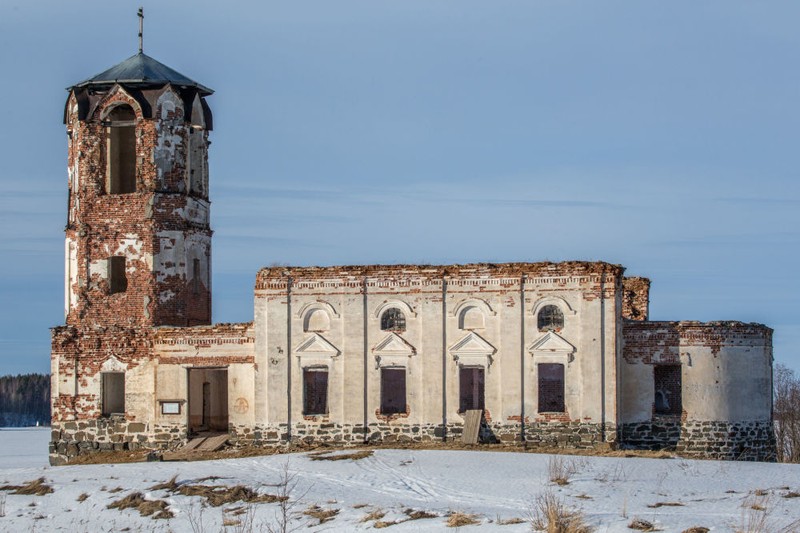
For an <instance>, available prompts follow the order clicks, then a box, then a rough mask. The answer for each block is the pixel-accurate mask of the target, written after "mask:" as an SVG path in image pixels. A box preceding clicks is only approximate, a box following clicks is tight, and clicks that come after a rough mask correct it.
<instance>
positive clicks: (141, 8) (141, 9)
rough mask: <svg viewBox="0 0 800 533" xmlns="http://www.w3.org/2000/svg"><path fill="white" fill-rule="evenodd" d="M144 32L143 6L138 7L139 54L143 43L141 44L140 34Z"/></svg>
mask: <svg viewBox="0 0 800 533" xmlns="http://www.w3.org/2000/svg"><path fill="white" fill-rule="evenodd" d="M143 33H144V8H143V7H140V8H139V53H140V54H141V53H142V51H143V50H144V45H143V44H142V34H143Z"/></svg>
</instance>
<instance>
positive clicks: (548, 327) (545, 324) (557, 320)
mask: <svg viewBox="0 0 800 533" xmlns="http://www.w3.org/2000/svg"><path fill="white" fill-rule="evenodd" d="M563 327H564V313H562V312H561V309H559V308H558V306H557V305H545V306H544V307H542V309H541V311H539V331H557V330H560V329H561V328H563Z"/></svg>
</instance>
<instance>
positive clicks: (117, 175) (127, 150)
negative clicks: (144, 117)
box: [105, 105, 136, 194]
mask: <svg viewBox="0 0 800 533" xmlns="http://www.w3.org/2000/svg"><path fill="white" fill-rule="evenodd" d="M135 119H136V114H135V113H134V112H133V109H132V108H131V107H130V106H127V105H121V106H118V107H115V108H114V110H113V111H111V113H109V115H108V122H105V124H106V125H107V127H106V131H107V138H108V183H107V189H106V190H107V191H108V192H109V193H110V194H126V193H131V192H136V126H135Z"/></svg>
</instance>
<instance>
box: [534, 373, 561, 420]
mask: <svg viewBox="0 0 800 533" xmlns="http://www.w3.org/2000/svg"><path fill="white" fill-rule="evenodd" d="M536 366H537V370H538V373H539V412H540V413H563V412H564V411H566V408H565V406H564V365H562V364H558V363H540V364H538V365H536Z"/></svg>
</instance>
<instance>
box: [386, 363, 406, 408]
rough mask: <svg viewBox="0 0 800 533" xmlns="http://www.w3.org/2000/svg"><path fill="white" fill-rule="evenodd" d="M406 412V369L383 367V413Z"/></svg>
mask: <svg viewBox="0 0 800 533" xmlns="http://www.w3.org/2000/svg"><path fill="white" fill-rule="evenodd" d="M405 412H406V369H405V368H381V414H382V415H393V414H398V413H405Z"/></svg>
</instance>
